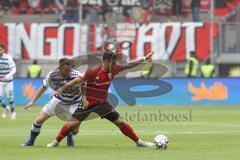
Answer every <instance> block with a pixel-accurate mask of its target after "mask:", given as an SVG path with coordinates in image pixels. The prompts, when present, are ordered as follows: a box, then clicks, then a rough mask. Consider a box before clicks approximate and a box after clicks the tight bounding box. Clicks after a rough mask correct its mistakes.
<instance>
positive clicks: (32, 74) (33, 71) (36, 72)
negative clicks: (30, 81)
mask: <svg viewBox="0 0 240 160" xmlns="http://www.w3.org/2000/svg"><path fill="white" fill-rule="evenodd" d="M41 68H42V67H41V66H40V65H38V63H37V60H34V61H33V64H32V65H30V66H28V69H27V70H28V72H27V77H28V78H39V77H40V75H41V71H42V69H41Z"/></svg>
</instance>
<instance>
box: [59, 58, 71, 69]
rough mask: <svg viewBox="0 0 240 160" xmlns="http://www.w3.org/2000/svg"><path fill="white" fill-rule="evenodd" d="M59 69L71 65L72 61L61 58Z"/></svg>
mask: <svg viewBox="0 0 240 160" xmlns="http://www.w3.org/2000/svg"><path fill="white" fill-rule="evenodd" d="M58 65H59V67H62V66H63V65H72V60H71V59H69V58H61V59H60V60H59V64H58Z"/></svg>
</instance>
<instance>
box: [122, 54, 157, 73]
mask: <svg viewBox="0 0 240 160" xmlns="http://www.w3.org/2000/svg"><path fill="white" fill-rule="evenodd" d="M153 53H154V51H151V52H150V53H148V54H147V55H146V56H145V57H142V58H139V59H137V60H131V61H128V62H127V63H125V64H123V65H122V69H123V70H125V69H129V68H133V67H136V66H137V65H139V64H141V63H142V62H144V61H145V60H149V59H151V57H152V55H153Z"/></svg>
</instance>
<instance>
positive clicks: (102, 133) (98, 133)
mask: <svg viewBox="0 0 240 160" xmlns="http://www.w3.org/2000/svg"><path fill="white" fill-rule="evenodd" d="M49 132H50V133H49ZM53 132H54V133H53ZM136 132H137V133H139V134H141V135H157V134H166V135H177V134H182V135H190V134H192V135H193V134H239V133H240V131H196V132H195V131H183V132H180V131H179V132H168V131H167V132H163V131H136ZM56 134H57V130H44V131H43V132H42V133H41V135H48V136H49V135H56ZM78 135H80V136H107V135H112V136H115V135H122V133H121V132H119V131H80V132H79V133H78ZM13 136H27V135H26V134H23V133H22V132H19V133H17V134H9V133H7V134H0V137H13Z"/></svg>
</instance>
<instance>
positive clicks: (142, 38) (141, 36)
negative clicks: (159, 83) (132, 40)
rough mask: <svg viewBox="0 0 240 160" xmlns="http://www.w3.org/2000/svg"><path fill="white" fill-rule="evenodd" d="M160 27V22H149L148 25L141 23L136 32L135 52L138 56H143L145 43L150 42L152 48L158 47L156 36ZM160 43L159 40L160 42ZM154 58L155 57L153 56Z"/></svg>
mask: <svg viewBox="0 0 240 160" xmlns="http://www.w3.org/2000/svg"><path fill="white" fill-rule="evenodd" d="M159 29H160V23H150V24H148V25H142V26H141V27H140V28H139V32H138V40H137V41H138V45H137V54H138V56H139V57H143V56H144V50H145V44H146V43H151V46H152V50H154V51H156V50H157V49H158V48H159V47H158V46H159V43H158V36H156V35H159V33H160V32H159ZM150 31H152V34H151V35H147V33H148V32H150ZM160 43H161V42H160ZM153 58H156V57H153Z"/></svg>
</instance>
